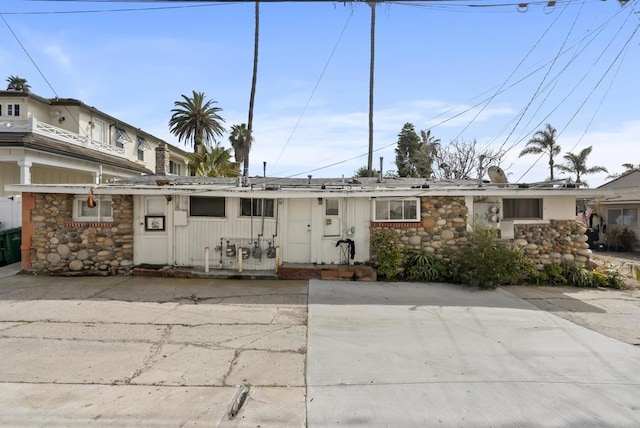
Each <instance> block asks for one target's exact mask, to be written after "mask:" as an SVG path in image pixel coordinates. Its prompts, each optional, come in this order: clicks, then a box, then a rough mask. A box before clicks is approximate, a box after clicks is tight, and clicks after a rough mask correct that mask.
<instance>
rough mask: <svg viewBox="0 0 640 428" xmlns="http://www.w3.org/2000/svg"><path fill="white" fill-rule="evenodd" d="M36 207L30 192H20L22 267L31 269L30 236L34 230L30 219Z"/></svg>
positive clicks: (34, 199)
mask: <svg viewBox="0 0 640 428" xmlns="http://www.w3.org/2000/svg"><path fill="white" fill-rule="evenodd" d="M35 207H36V198H34V197H33V194H32V193H30V192H23V193H22V243H21V244H20V254H21V255H22V260H21V262H22V263H21V266H22V269H31V238H32V237H33V234H34V232H35V230H36V227H35V226H34V224H33V222H32V221H31V210H32V209H34V208H35Z"/></svg>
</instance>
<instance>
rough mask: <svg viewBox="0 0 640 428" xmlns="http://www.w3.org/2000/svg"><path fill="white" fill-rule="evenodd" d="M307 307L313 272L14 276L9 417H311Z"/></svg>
mask: <svg viewBox="0 0 640 428" xmlns="http://www.w3.org/2000/svg"><path fill="white" fill-rule="evenodd" d="M306 307H307V286H306V282H303V281H288V282H281V281H257V282H251V281H229V280H226V281H225V280H203V279H189V280H185V279H171V278H136V277H133V278H132V277H80V278H62V277H43V276H31V275H16V276H10V277H6V278H3V279H2V280H0V383H2V387H1V388H0V426H7V427H9V426H10V427H18V426H20V427H27V426H38V427H40V426H42V427H44V426H46V427H62V426H64V427H67V426H87V425H91V426H107V427H123V426H136V427H138V426H147V427H164V426H167V427H178V426H206V427H210V426H221V427H225V426H252V427H255V426H262V427H285V426H286V427H289V426H291V427H302V426H305V424H306V419H305V413H306V407H305V378H304V372H305V354H306V330H307V328H306V320H307V314H306ZM242 385H250V388H249V390H248V391H247V394H246V395H242V396H241V395H240V394H241V392H243V389H242V387H241V386H242ZM239 402H243V405H242V406H241V407H240V408H239V412H238V414H237V415H236V416H235V417H234V418H231V417H230V416H229V414H230V411H231V410H232V409H233V406H234V404H236V403H239Z"/></svg>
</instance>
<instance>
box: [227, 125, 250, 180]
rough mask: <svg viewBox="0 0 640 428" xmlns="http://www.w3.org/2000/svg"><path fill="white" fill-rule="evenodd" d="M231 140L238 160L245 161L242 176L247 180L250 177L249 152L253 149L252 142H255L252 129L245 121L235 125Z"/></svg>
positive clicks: (232, 128) (230, 136)
mask: <svg viewBox="0 0 640 428" xmlns="http://www.w3.org/2000/svg"><path fill="white" fill-rule="evenodd" d="M229 141H230V142H231V147H233V153H234V157H235V158H236V161H237V162H242V163H243V167H242V176H243V177H244V179H245V181H246V179H247V178H248V177H249V152H250V151H251V143H253V136H252V135H251V131H250V130H249V128H248V127H247V125H245V124H244V123H242V124H240V125H233V126H232V127H231V134H230V135H229Z"/></svg>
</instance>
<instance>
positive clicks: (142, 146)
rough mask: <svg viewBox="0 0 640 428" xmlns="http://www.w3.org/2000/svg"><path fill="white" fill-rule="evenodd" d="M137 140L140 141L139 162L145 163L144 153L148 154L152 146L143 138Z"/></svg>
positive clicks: (138, 147) (138, 149)
mask: <svg viewBox="0 0 640 428" xmlns="http://www.w3.org/2000/svg"><path fill="white" fill-rule="evenodd" d="M137 140H138V145H137V147H136V149H137V152H138V160H139V161H144V152H146V151H147V150H151V146H150V145H149V143H147V140H145V139H144V138H142V137H138V138H137Z"/></svg>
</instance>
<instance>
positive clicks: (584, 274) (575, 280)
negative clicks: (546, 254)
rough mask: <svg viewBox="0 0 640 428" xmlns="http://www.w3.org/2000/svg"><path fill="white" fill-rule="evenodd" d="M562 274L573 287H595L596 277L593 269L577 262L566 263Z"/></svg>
mask: <svg viewBox="0 0 640 428" xmlns="http://www.w3.org/2000/svg"><path fill="white" fill-rule="evenodd" d="M564 276H565V278H566V279H567V282H568V283H569V285H573V286H574V287H587V288H589V287H597V285H596V283H597V281H596V279H595V277H594V275H593V271H590V270H589V269H587V268H586V267H584V266H582V265H578V264H572V265H567V266H565V267H564Z"/></svg>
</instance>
